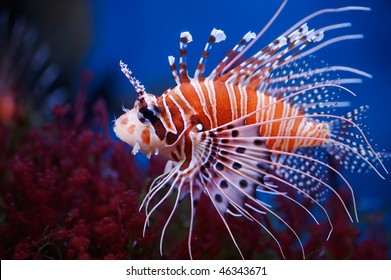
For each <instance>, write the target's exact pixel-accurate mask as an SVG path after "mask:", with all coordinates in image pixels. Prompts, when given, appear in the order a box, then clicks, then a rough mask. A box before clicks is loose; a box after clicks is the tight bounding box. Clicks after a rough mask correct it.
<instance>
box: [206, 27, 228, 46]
mask: <svg viewBox="0 0 391 280" xmlns="http://www.w3.org/2000/svg"><path fill="white" fill-rule="evenodd" d="M210 35H212V36H214V37H215V38H216V43H219V42H221V41H224V40H225V39H226V38H227V36H225V33H224V31H223V30H219V29H216V28H213V30H212V33H211V34H210Z"/></svg>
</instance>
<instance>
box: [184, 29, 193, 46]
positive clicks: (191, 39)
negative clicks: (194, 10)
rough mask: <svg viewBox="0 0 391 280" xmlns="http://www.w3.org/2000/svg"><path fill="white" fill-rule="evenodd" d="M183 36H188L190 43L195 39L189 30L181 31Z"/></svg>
mask: <svg viewBox="0 0 391 280" xmlns="http://www.w3.org/2000/svg"><path fill="white" fill-rule="evenodd" d="M181 38H186V39H187V43H190V42H192V41H193V37H192V36H191V34H190V32H188V31H185V32H182V33H181Z"/></svg>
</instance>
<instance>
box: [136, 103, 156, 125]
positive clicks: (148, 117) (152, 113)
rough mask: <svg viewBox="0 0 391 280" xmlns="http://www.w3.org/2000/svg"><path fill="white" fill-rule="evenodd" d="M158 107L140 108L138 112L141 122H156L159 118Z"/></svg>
mask: <svg viewBox="0 0 391 280" xmlns="http://www.w3.org/2000/svg"><path fill="white" fill-rule="evenodd" d="M157 111H158V110H157V108H156V107H155V108H153V109H151V108H148V107H146V106H145V107H141V108H140V109H139V113H138V118H139V120H140V122H142V123H145V122H150V123H155V122H156V121H157V120H158V116H157Z"/></svg>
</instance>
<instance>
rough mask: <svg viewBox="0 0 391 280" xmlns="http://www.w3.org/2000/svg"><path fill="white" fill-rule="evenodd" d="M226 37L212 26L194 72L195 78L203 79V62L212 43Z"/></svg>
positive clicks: (204, 62)
mask: <svg viewBox="0 0 391 280" xmlns="http://www.w3.org/2000/svg"><path fill="white" fill-rule="evenodd" d="M225 38H226V36H225V34H224V31H222V30H219V29H216V28H213V30H212V32H211V33H210V36H209V39H208V42H207V43H206V45H205V48H204V52H203V53H202V56H201V58H200V61H199V62H198V65H197V69H196V71H195V73H194V79H196V80H204V79H205V77H204V72H205V64H206V60H207V58H208V56H209V52H210V50H211V49H212V45H213V44H214V43H219V42H221V41H224V40H225Z"/></svg>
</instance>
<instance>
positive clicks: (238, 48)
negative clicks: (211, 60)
mask: <svg viewBox="0 0 391 280" xmlns="http://www.w3.org/2000/svg"><path fill="white" fill-rule="evenodd" d="M255 36H256V34H255V33H254V32H251V31H250V32H247V33H246V35H244V36H243V38H242V39H241V40H240V41H239V42H238V43H237V44H236V45H235V47H234V48H233V49H232V50H230V51H229V52H228V54H227V55H226V56H225V57H224V58H223V60H222V61H221V62H220V63H219V64H218V65H217V66H216V68H215V69H214V70H213V71H212V73H211V74H210V75H209V78H211V79H214V78H215V77H219V75H220V74H221V73H222V72H223V70H224V69H225V67H226V66H227V64H228V63H229V62H231V61H232V60H233V59H234V58H235V57H236V56H237V55H239V54H240V52H241V51H242V50H243V49H244V48H245V46H246V45H247V44H248V42H250V41H251V40H252V39H254V38H255Z"/></svg>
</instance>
